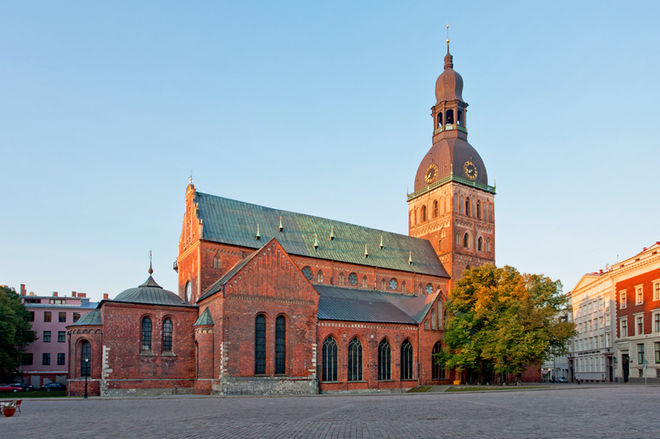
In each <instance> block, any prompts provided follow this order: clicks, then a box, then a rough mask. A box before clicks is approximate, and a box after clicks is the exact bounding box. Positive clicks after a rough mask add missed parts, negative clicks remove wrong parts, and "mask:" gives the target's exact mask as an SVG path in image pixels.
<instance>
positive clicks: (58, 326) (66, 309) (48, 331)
mask: <svg viewBox="0 0 660 439" xmlns="http://www.w3.org/2000/svg"><path fill="white" fill-rule="evenodd" d="M86 296H87V295H86V294H85V293H76V292H75V291H74V292H72V293H71V296H60V295H59V294H58V293H57V292H54V293H53V294H52V295H51V296H36V295H34V293H30V294H27V293H26V290H25V285H21V302H22V303H23V304H24V305H25V307H26V308H27V309H28V311H29V312H30V323H31V325H32V330H33V331H35V333H36V335H37V340H36V341H35V342H33V343H31V344H30V345H29V346H28V347H27V349H26V351H25V354H24V356H23V359H22V363H21V366H20V368H19V372H20V373H21V375H22V380H23V382H24V383H27V384H32V385H33V386H34V387H35V388H39V387H42V386H43V385H44V384H48V383H51V382H58V383H62V384H66V379H67V375H68V369H69V366H68V365H69V358H67V357H68V355H69V354H68V353H69V344H68V340H67V336H66V327H67V325H70V324H72V323H74V322H76V321H78V319H80V317H82V316H83V315H85V314H87V313H88V312H90V311H93V310H94V308H96V305H97V303H96V302H90V301H89V299H88V298H87V297H86Z"/></svg>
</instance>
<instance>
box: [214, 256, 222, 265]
mask: <svg viewBox="0 0 660 439" xmlns="http://www.w3.org/2000/svg"><path fill="white" fill-rule="evenodd" d="M213 268H222V264H221V263H220V255H218V254H216V255H215V256H214V257H213Z"/></svg>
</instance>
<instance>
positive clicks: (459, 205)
mask: <svg viewBox="0 0 660 439" xmlns="http://www.w3.org/2000/svg"><path fill="white" fill-rule="evenodd" d="M464 208H465V199H464V198H463V197H462V196H461V198H460V201H459V203H458V213H461V214H462V213H465V211H464V210H463V209H464Z"/></svg>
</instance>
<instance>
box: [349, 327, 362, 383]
mask: <svg viewBox="0 0 660 439" xmlns="http://www.w3.org/2000/svg"><path fill="white" fill-rule="evenodd" d="M348 381H362V343H360V340H358V339H357V337H355V338H354V339H353V340H351V342H350V343H349V344H348Z"/></svg>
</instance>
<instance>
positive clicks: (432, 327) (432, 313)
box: [431, 309, 436, 329]
mask: <svg viewBox="0 0 660 439" xmlns="http://www.w3.org/2000/svg"><path fill="white" fill-rule="evenodd" d="M435 324H436V320H435V310H434V309H432V310H431V329H436V326H435Z"/></svg>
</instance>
